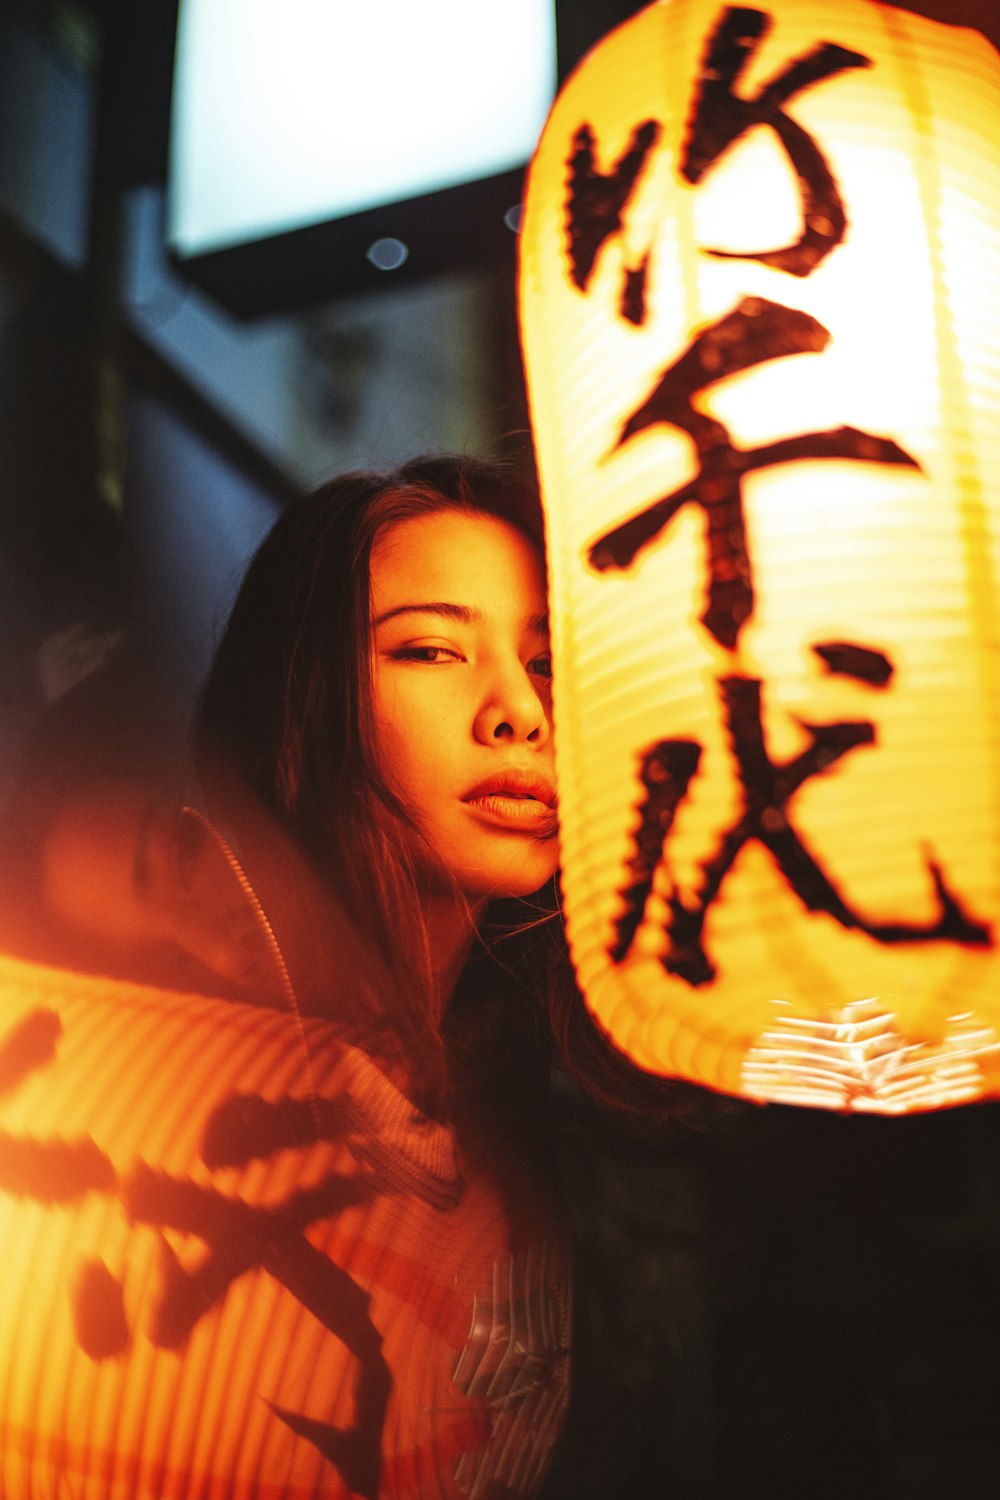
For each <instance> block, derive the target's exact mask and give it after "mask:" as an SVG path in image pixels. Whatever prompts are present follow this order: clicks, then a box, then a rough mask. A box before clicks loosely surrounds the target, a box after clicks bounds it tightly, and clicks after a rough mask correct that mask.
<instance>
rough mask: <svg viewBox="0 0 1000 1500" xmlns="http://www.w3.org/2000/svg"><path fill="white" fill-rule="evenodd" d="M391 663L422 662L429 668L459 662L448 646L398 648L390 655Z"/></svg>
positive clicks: (455, 652) (456, 655) (455, 653)
mask: <svg viewBox="0 0 1000 1500" xmlns="http://www.w3.org/2000/svg"><path fill="white" fill-rule="evenodd" d="M392 659H393V661H422V662H426V663H428V664H429V665H430V666H435V665H437V663H439V662H448V661H461V659H462V658H461V656H460V655H459V653H458V652H457V651H453V650H452V649H451V648H450V647H449V646H400V647H399V648H398V649H397V650H395V651H393V653H392Z"/></svg>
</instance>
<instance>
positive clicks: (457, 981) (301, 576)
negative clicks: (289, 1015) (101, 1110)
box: [198, 459, 569, 1496]
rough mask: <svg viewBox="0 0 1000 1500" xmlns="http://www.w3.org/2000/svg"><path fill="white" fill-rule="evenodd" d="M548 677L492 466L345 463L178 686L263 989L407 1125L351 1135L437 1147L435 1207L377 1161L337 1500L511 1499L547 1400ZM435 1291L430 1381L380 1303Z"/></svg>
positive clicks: (553, 1314)
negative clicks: (404, 1499) (381, 1352)
mask: <svg viewBox="0 0 1000 1500" xmlns="http://www.w3.org/2000/svg"><path fill="white" fill-rule="evenodd" d="M549 679H550V663H549V654H548V637H547V621H546V596H545V577H544V569H543V563H542V554H541V546H540V537H539V535H538V519H537V512H534V511H533V509H532V504H531V500H530V497H529V496H527V495H526V494H524V493H522V492H521V491H519V490H518V488H517V486H516V485H515V484H514V483H513V481H512V479H511V477H510V476H509V475H508V474H507V473H506V472H504V471H501V470H499V469H495V468H493V467H491V466H488V465H485V464H479V463H475V462H473V461H471V460H458V459H438V460H425V461H419V462H416V463H413V464H409V465H407V466H405V467H404V468H402V469H400V470H398V471H397V472H396V473H395V474H392V475H389V476H380V475H373V474H354V475H347V476H345V477H343V478H340V479H337V480H334V481H332V482H331V483H329V484H327V485H325V486H323V487H322V488H321V489H319V490H317V491H316V492H314V493H313V494H311V495H309V496H306V497H304V498H303V499H302V500H300V501H298V502H297V503H295V504H293V505H292V506H290V507H289V508H288V509H287V510H286V511H285V512H284V513H283V515H282V516H281V518H280V519H279V521H278V523H277V524H276V526H275V527H274V529H273V531H272V532H271V534H270V535H269V537H268V538H267V539H266V540H265V542H264V544H263V545H262V547H261V548H260V550H259V552H258V553H257V555H256V557H255V558H254V560H253V562H252V564H251V566H250V569H249V571H248V573H247V576H246V578H245V580H244V583H243V586H242V588H241V590H240V593H239V596H238V598H237V600H236V604H235V606H234V609H233V611H232V615H231V617H230V620H229V623H228V625H227V628H226V631H225V634H224V636H223V639H222V642H221V644H220V646H219V649H218V652H217V655H216V658H215V662H214V664H213V667H212V670H211V673H210V675H209V678H208V681H207V683H206V686H205V690H204V694H203V698H202V703H201V711H200V718H199V726H198V751H199V759H200V768H201V771H202V775H203V780H204V783H205V786H206V789H207V792H208V800H209V805H210V809H211V812H212V816H213V819H214V820H215V821H216V822H217V823H218V825H219V827H220V829H221V835H222V841H223V843H224V844H225V845H226V846H229V845H230V844H231V845H232V848H233V850H234V857H235V858H237V859H238V860H239V864H240V868H241V870H242V871H245V872H246V877H247V883H248V884H249V882H250V881H251V880H252V881H253V889H252V896H253V899H254V900H255V901H258V902H259V905H260V910H261V916H262V919H265V918H264V914H265V913H266V921H267V924H268V927H269V929H270V930H271V931H273V933H274V936H275V939H276V942H277V944H278V946H279V947H280V956H281V961H282V964H283V966H284V968H285V970H286V972H287V975H288V990H287V992H288V997H289V1000H290V1002H293V1003H294V1004H295V1005H296V1006H298V1007H299V1008H301V1009H302V1010H303V1011H308V1012H311V1013H313V1014H316V1013H319V1014H323V1015H325V1016H326V1017H328V1018H329V1019H330V1020H331V1021H332V1022H333V1023H334V1025H335V1026H337V1027H338V1028H340V1029H341V1030H342V1032H343V1034H344V1036H345V1038H347V1039H348V1040H349V1041H350V1042H351V1043H352V1044H353V1046H354V1047H355V1048H356V1049H357V1053H358V1055H361V1056H364V1057H365V1058H368V1059H370V1060H371V1066H372V1072H373V1077H377V1079H378V1080H382V1083H381V1084H379V1085H378V1087H380V1088H381V1089H382V1094H383V1096H384V1098H385V1100H386V1101H390V1100H392V1099H393V1098H396V1099H399V1098H402V1099H404V1100H408V1101H409V1102H410V1104H411V1105H415V1106H416V1107H417V1109H418V1111H419V1119H418V1122H417V1125H414V1126H411V1128H410V1134H409V1135H407V1130H406V1123H405V1120H403V1118H402V1116H400V1118H399V1119H397V1120H395V1121H394V1122H393V1123H392V1125H391V1126H388V1127H387V1128H386V1129H385V1130H383V1131H382V1132H381V1137H382V1138H383V1139H388V1138H390V1137H391V1136H393V1131H394V1130H395V1132H396V1135H395V1138H396V1139H397V1141H398V1140H399V1139H400V1131H401V1132H402V1146H401V1151H402V1154H403V1156H405V1158H406V1161H407V1165H408V1169H413V1168H414V1164H415V1163H416V1164H417V1168H419V1162H420V1151H419V1146H418V1145H415V1144H414V1139H415V1138H414V1136H413V1132H414V1131H415V1130H416V1129H417V1128H421V1129H423V1130H424V1131H427V1130H428V1129H430V1130H431V1131H432V1133H433V1136H434V1139H435V1140H436V1141H437V1149H438V1150H439V1152H440V1150H441V1149H442V1148H444V1149H446V1151H447V1152H450V1153H453V1154H454V1163H455V1174H454V1181H455V1182H457V1183H459V1184H460V1186H459V1187H458V1188H456V1195H455V1197H454V1200H453V1201H448V1202H444V1203H442V1202H441V1201H438V1202H433V1201H431V1200H432V1199H433V1190H432V1189H433V1182H432V1180H431V1177H433V1174H431V1176H430V1177H427V1178H426V1179H425V1180H424V1183H423V1186H421V1183H420V1180H419V1171H418V1179H417V1185H416V1188H415V1190H413V1191H411V1192H410V1193H409V1194H405V1193H401V1192H400V1191H398V1188H399V1183H400V1181H401V1180H402V1178H401V1172H400V1170H399V1164H398V1162H397V1163H396V1164H395V1167H394V1166H393V1164H392V1163H391V1162H389V1161H388V1160H387V1159H386V1158H383V1160H382V1163H381V1165H382V1167H383V1168H384V1169H385V1171H386V1173H387V1177H386V1181H387V1183H388V1184H389V1188H391V1191H390V1190H388V1189H387V1191H386V1193H385V1194H383V1195H382V1198H381V1199H380V1200H379V1202H380V1203H381V1209H380V1208H379V1206H378V1204H376V1205H375V1206H374V1208H373V1213H372V1216H370V1218H372V1217H374V1218H378V1220H379V1223H378V1227H377V1228H372V1229H371V1231H370V1233H369V1236H368V1237H369V1238H370V1239H372V1240H380V1242H381V1247H382V1249H383V1251H386V1250H389V1249H396V1250H399V1252H400V1253H401V1254H402V1252H403V1249H404V1247H406V1259H407V1263H408V1271H407V1273H406V1276H405V1277H404V1281H406V1283H407V1284H406V1285H405V1286H403V1288H402V1290H401V1291H400V1289H399V1287H397V1288H396V1291H397V1293H398V1296H397V1299H396V1304H395V1305H393V1306H392V1307H390V1306H389V1301H386V1303H385V1308H386V1312H385V1319H384V1320H383V1321H382V1322H381V1323H380V1320H379V1317H378V1316H377V1315H376V1313H375V1312H374V1311H373V1319H374V1321H375V1323H376V1326H377V1327H379V1331H380V1334H381V1336H382V1339H383V1341H384V1346H385V1350H386V1362H387V1365H388V1377H389V1385H390V1389H389V1393H388V1396H387V1397H386V1398H385V1399H384V1400H382V1399H379V1398H376V1397H374V1396H372V1397H371V1399H370V1400H369V1402H368V1409H367V1413H363V1412H361V1411H360V1410H359V1413H358V1425H359V1428H360V1427H361V1426H363V1423H364V1421H365V1420H368V1421H369V1423H370V1424H376V1423H379V1424H381V1427H382V1436H381V1442H380V1455H381V1458H380V1463H379V1475H380V1477H379V1479H378V1480H377V1481H376V1480H375V1479H374V1477H373V1474H372V1472H371V1471H370V1468H369V1470H368V1471H367V1472H364V1466H362V1470H358V1471H356V1472H355V1473H354V1476H353V1480H352V1481H351V1482H352V1485H353V1487H354V1488H356V1489H358V1490H359V1492H361V1493H376V1492H377V1493H380V1494H381V1493H386V1494H397V1493H398V1494H411V1493H412V1494H420V1495H423V1494H435V1495H436V1494H438V1493H441V1494H456V1495H460V1494H469V1495H483V1496H485V1495H487V1494H496V1495H499V1494H501V1493H502V1494H531V1493H534V1492H535V1491H536V1489H537V1487H538V1485H539V1484H540V1482H541V1479H542V1477H543V1475H544V1472H545V1469H546V1467H547V1463H548V1458H549V1455H550V1451H551V1448H552V1445H553V1443H554V1440H555V1437H556V1434H557V1432H558V1429H559V1426H560V1423H561V1419H562V1415H563V1409H564V1405H565V1399H566V1391H567V1379H568V1370H567V1364H568V1361H567V1342H568V1301H569V1286H568V1279H569V1278H568V1258H567V1251H566V1239H565V1234H564V1230H563V1225H562V1221H561V1217H560V1215H559V1213H558V1211H557V1210H556V1208H555V1206H554V1199H553V1194H552V1192H551V1187H550V1181H549V1173H548V1166H547V1161H546V1149H545V1142H546V1129H545V1101H546V1093H545V1084H546V1072H547V1057H546V1048H545V1040H544V1039H545V1035H546V1027H545V1019H544V1004H543V999H544V993H545V992H546V990H547V989H548V988H553V987H554V986H555V984H556V983H557V981H556V979H555V975H556V973H557V972H558V971H560V970H561V971H562V983H563V984H565V983H566V974H567V970H566V960H565V954H564V951H563V949H562V947H561V944H560V941H559V936H558V931H557V930H556V931H555V932H552V931H550V928H551V926H552V921H551V919H552V915H553V913H554V911H555V900H554V896H553V877H554V875H555V871H556V866H557V857H558V853H557V839H556V813H555V789H554V766H553V744H552V727H551V707H550V681H549ZM297 855H301V856H304V864H299V863H297V860H296V856H297ZM539 893H541V894H539ZM220 966H221V965H220ZM233 967H235V965H234V966H233ZM373 1087H375V1085H373ZM389 1090H391V1092H389ZM420 1120H422V1121H423V1124H422V1125H420ZM404 1175H405V1174H404ZM442 1180H443V1179H442V1177H441V1175H440V1174H438V1176H437V1177H436V1178H434V1179H433V1181H434V1182H436V1183H437V1188H438V1191H439V1193H440V1190H441V1182H442ZM431 1247H433V1248H431ZM421 1249H422V1250H423V1251H424V1252H425V1253H424V1254H423V1255H421V1254H420V1253H418V1252H419V1250H421ZM424 1283H426V1285H425V1284H424ZM445 1283H447V1285H448V1287H449V1288H450V1291H449V1295H448V1297H447V1298H444V1300H443V1301H442V1303H441V1308H442V1310H441V1312H440V1318H443V1319H445V1320H446V1321H447V1322H448V1323H449V1325H450V1330H451V1331H450V1332H449V1334H448V1339H450V1340H451V1344H450V1348H451V1356H450V1358H449V1368H448V1369H447V1370H446V1371H444V1370H441V1369H439V1370H438V1371H437V1372H436V1373H435V1372H434V1371H431V1370H429V1369H425V1370H424V1371H422V1372H418V1374H417V1376H416V1377H414V1375H413V1372H412V1371H411V1372H410V1373H409V1374H408V1375H405V1374H403V1373H402V1372H401V1371H400V1368H399V1363H398V1359H395V1368H394V1356H393V1353H392V1351H393V1350H396V1351H397V1353H398V1350H399V1348H400V1343H401V1340H400V1334H399V1299H400V1298H401V1299H402V1302H403V1303H406V1304H407V1305H408V1306H409V1308H410V1316H411V1318H413V1317H416V1311H415V1310H416V1309H418V1308H421V1309H422V1308H425V1306H426V1304H427V1300H428V1297H438V1298H439V1299H440V1298H441V1296H442V1292H441V1288H442V1286H443V1285H444V1284H445ZM456 1288H457V1289H458V1290H457V1294H456ZM381 1290H382V1291H384V1288H382V1289H381ZM371 1294H372V1297H373V1308H375V1307H376V1305H377V1304H378V1299H379V1294H380V1288H379V1287H378V1286H377V1285H374V1286H372V1288H371ZM463 1298H464V1301H463ZM426 1316H427V1314H425V1313H424V1312H421V1313H420V1319H423V1320H426ZM436 1316H437V1315H436ZM393 1318H395V1319H396V1322H395V1324H392V1320H393ZM439 1321H440V1319H439ZM404 1323H405V1319H404ZM390 1324H392V1326H390ZM458 1328H460V1329H461V1336H460V1337H458V1336H457V1335H456V1334H455V1332H454V1330H455V1329H458ZM446 1342H447V1339H446ZM359 1400H360V1398H359ZM417 1408H419V1411H417V1410H416V1409H417ZM393 1434H395V1436H393ZM402 1450H405V1451H402ZM418 1450H419V1451H422V1452H423V1454H424V1457H423V1458H422V1459H421V1458H420V1457H419V1456H418ZM432 1450H434V1451H435V1452H436V1456H435V1457H434V1459H433V1460H429V1459H428V1458H427V1456H426V1455H427V1453H428V1452H430V1451H432ZM369 1451H370V1450H369ZM428 1464H430V1468H428ZM407 1470H409V1471H410V1472H408V1473H404V1471H407ZM401 1476H403V1477H401ZM359 1480H360V1481H361V1483H358V1481H359ZM376 1485H377V1488H376Z"/></svg>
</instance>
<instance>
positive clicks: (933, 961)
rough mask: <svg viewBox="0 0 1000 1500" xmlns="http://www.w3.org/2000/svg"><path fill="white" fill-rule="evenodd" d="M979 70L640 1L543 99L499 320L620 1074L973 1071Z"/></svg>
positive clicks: (863, 21)
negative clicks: (528, 421)
mask: <svg viewBox="0 0 1000 1500" xmlns="http://www.w3.org/2000/svg"><path fill="white" fill-rule="evenodd" d="M998 275H1000V63H998V58H997V55H996V53H995V51H994V50H993V49H992V48H991V47H990V46H989V45H988V44H987V43H986V42H985V41H984V40H983V38H982V37H980V36H978V35H977V34H975V33H973V32H969V31H962V30H957V29H955V28H952V27H948V26H943V25H938V24H935V23H932V22H930V21H926V20H923V19H920V18H917V17H914V16H911V15H908V14H905V13H903V12H901V11H898V10H896V9H894V8H892V7H889V6H886V5H880V4H873V3H868V0H836V3H834V4H831V3H829V0H774V3H773V4H767V5H766V6H763V5H762V6H761V7H760V8H757V7H752V8H736V7H732V6H727V5H725V4H724V3H720V0H661V3H658V4H653V5H651V6H649V7H648V9H646V10H644V11H642V12H641V13H640V14H639V15H637V16H636V17H634V18H633V19H632V20H630V21H628V22H627V23H626V24H625V25H623V26H622V27H621V28H620V29H618V30H617V31H615V32H613V33H612V34H611V35H610V36H609V37H607V38H606V39H605V40H604V42H603V43H602V44H601V45H600V46H599V47H597V48H596V49H595V51H594V52H593V53H592V54H591V55H590V56H589V57H588V58H586V59H585V60H584V62H583V63H582V64H581V66H580V67H579V69H578V70H577V72H576V73H575V74H574V75H573V77H572V78H571V79H570V80H569V82H568V83H567V85H566V87H565V89H564V91H563V93H562V95H561V96H560V98H559V100H558V101H557V103H556V106H555V109H554V111H553V113H552V115H551V117H550V120H549V123H548V125H547V127H546V130H545V133H544V136H543V138H542V141H541V144H540V146H539V148H538V152H537V154H536V157H535V160H534V163H533V165H532V167H531V171H530V177H529V185H528V193H527V199H526V205H525V215H524V220H523V234H522V243H521V292H520V296H521V320H522V339H523V345H524V352H525V359H526V365H527V374H528V383H529V392H530V401H531V413H532V422H533V426H534V431H535V437H536V445H537V449H538V455H539V464H540V472H541V480H542V491H543V500H544V504H545V509H546V516H547V526H548V537H549V562H550V571H551V587H552V602H553V612H554V625H555V637H554V640H555V654H556V703H555V712H556V730H557V755H558V765H559V782H560V813H561V821H562V835H563V870H564V890H565V900H566V908H567V919H568V927H569V936H570V943H571V948H572V952H573V956H574V960H575V963H576V965H577V970H578V974H579V977H580V980H581V983H582V985H583V988H584V990H585V993H586V996H587V999H588V1003H589V1005H590V1006H591V1008H592V1010H593V1011H594V1013H595V1015H596V1016H597V1017H598V1019H599V1020H600V1021H601V1023H602V1024H603V1025H604V1027H605V1028H606V1029H607V1031H608V1032H609V1033H610V1035H611V1036H612V1038H613V1039H614V1040H615V1042H616V1043H617V1044H618V1045H619V1046H620V1047H621V1048H622V1049H623V1050H626V1051H627V1052H628V1053H630V1054H631V1056H632V1057H633V1058H634V1059H635V1060H636V1061H637V1062H639V1063H640V1064H641V1065H643V1066H644V1067H646V1068H649V1069H652V1070H654V1071H658V1072H661V1073H665V1074H676V1075H681V1076H685V1077H688V1078H691V1079H694V1080H695V1081H697V1082H701V1083H704V1084H708V1085H710V1086H712V1087H715V1088H718V1089H723V1090H728V1091H731V1092H736V1093H741V1094H744V1095H747V1096H749V1097H751V1098H758V1099H782V1100H786V1101H793V1102H799V1103H807V1104H819V1105H826V1106H830V1107H834V1108H854V1109H865V1110H876V1111H884V1112H902V1111H906V1110H910V1109H919V1108H933V1107H937V1106H940V1105H944V1104H951V1103H957V1102H961V1101H963V1100H969V1099H973V1098H977V1097H981V1096H984V1095H988V1094H993V1093H997V1092H1000V1053H998V1047H997V1039H998V1034H1000V956H998V955H1000V948H998V944H1000V593H998V568H1000V297H998V296H997V293H996V283H997V277H998Z"/></svg>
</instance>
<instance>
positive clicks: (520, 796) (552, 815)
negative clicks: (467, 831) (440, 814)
mask: <svg viewBox="0 0 1000 1500" xmlns="http://www.w3.org/2000/svg"><path fill="white" fill-rule="evenodd" d="M462 801H463V802H464V803H465V805H466V806H467V807H471V808H472V809H473V811H475V812H476V813H478V814H479V815H480V816H481V817H484V818H487V819H488V820H489V821H490V822H492V823H495V824H497V825H498V826H500V827H504V828H521V829H524V830H525V831H530V832H531V833H548V832H549V831H550V830H554V829H555V827H556V794H555V787H554V786H553V784H552V783H551V782H550V781H548V780H547V779H546V778H545V777H542V776H538V775H537V774H535V773H533V772H520V771H510V772H502V773H500V774H499V775H496V776H489V777H487V778H486V780H485V781H481V782H479V783H478V784H477V785H476V786H474V787H472V788H471V789H470V790H469V791H468V792H466V794H465V796H464V797H463V798H462Z"/></svg>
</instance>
